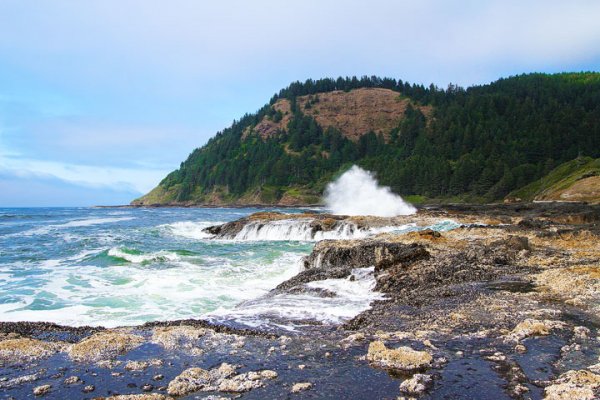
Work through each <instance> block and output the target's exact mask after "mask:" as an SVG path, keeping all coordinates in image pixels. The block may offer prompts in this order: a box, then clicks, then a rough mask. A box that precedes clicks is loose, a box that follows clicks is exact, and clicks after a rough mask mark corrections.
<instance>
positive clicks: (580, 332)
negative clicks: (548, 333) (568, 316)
mask: <svg viewBox="0 0 600 400" xmlns="http://www.w3.org/2000/svg"><path fill="white" fill-rule="evenodd" d="M591 333H592V332H591V331H590V330H589V329H588V328H586V327H585V326H576V327H574V328H573V334H574V335H575V338H577V339H589V337H590V334H591Z"/></svg>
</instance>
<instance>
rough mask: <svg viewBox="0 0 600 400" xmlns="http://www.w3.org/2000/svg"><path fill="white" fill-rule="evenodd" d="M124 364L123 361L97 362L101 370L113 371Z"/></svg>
mask: <svg viewBox="0 0 600 400" xmlns="http://www.w3.org/2000/svg"><path fill="white" fill-rule="evenodd" d="M121 364H123V361H121V360H100V361H96V365H97V366H98V367H100V368H106V369H113V368H115V367H118V366H119V365H121Z"/></svg>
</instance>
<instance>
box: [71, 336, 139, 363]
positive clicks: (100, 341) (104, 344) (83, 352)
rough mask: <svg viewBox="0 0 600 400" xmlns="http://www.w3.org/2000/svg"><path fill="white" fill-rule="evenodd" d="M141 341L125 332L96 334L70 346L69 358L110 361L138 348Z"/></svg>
mask: <svg viewBox="0 0 600 400" xmlns="http://www.w3.org/2000/svg"><path fill="white" fill-rule="evenodd" d="M143 341H144V339H143V338H142V337H141V336H138V335H133V334H130V333H126V332H119V331H103V332H98V333H95V334H94V335H92V336H90V337H89V338H87V339H84V340H82V341H81V342H79V343H76V344H74V345H73V346H71V348H70V349H69V356H70V357H71V358H72V359H73V360H76V361H100V360H105V359H112V358H115V357H116V356H118V355H121V354H125V353H127V352H128V351H130V350H132V349H134V348H136V347H138V346H139V345H141V344H142V343H143Z"/></svg>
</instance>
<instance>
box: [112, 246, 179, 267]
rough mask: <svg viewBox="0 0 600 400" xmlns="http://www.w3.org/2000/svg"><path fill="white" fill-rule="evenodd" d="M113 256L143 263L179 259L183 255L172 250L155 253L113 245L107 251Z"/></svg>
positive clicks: (135, 262)
mask: <svg viewBox="0 0 600 400" xmlns="http://www.w3.org/2000/svg"><path fill="white" fill-rule="evenodd" d="M107 254H108V255H109V256H111V257H115V258H120V259H122V260H125V261H127V262H130V263H134V264H143V263H148V262H153V261H179V260H181V256H180V255H179V254H177V253H175V252H171V251H165V250H161V251H157V252H153V253H146V254H144V253H142V252H140V251H137V250H132V249H126V248H119V247H113V248H111V249H109V250H108V253H107Z"/></svg>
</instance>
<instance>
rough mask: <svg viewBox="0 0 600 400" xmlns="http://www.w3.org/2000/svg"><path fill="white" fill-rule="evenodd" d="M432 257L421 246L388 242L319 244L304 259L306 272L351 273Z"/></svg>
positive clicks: (365, 240) (358, 241)
mask: <svg viewBox="0 0 600 400" xmlns="http://www.w3.org/2000/svg"><path fill="white" fill-rule="evenodd" d="M428 257H429V252H428V251H427V250H425V247H424V246H422V245H420V244H416V243H413V244H405V243H401V242H395V241H392V240H386V239H377V238H375V239H362V240H323V241H321V242H319V243H317V244H316V245H315V247H314V249H313V251H312V253H311V254H310V255H309V256H308V257H306V258H305V260H304V266H305V267H306V268H307V269H311V268H316V269H336V268H342V269H345V270H349V271H350V270H352V269H353V268H365V267H369V266H373V265H374V266H375V270H376V271H378V270H381V269H385V268H386V267H387V266H389V265H392V264H398V263H409V262H414V261H416V260H420V259H424V258H428Z"/></svg>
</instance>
